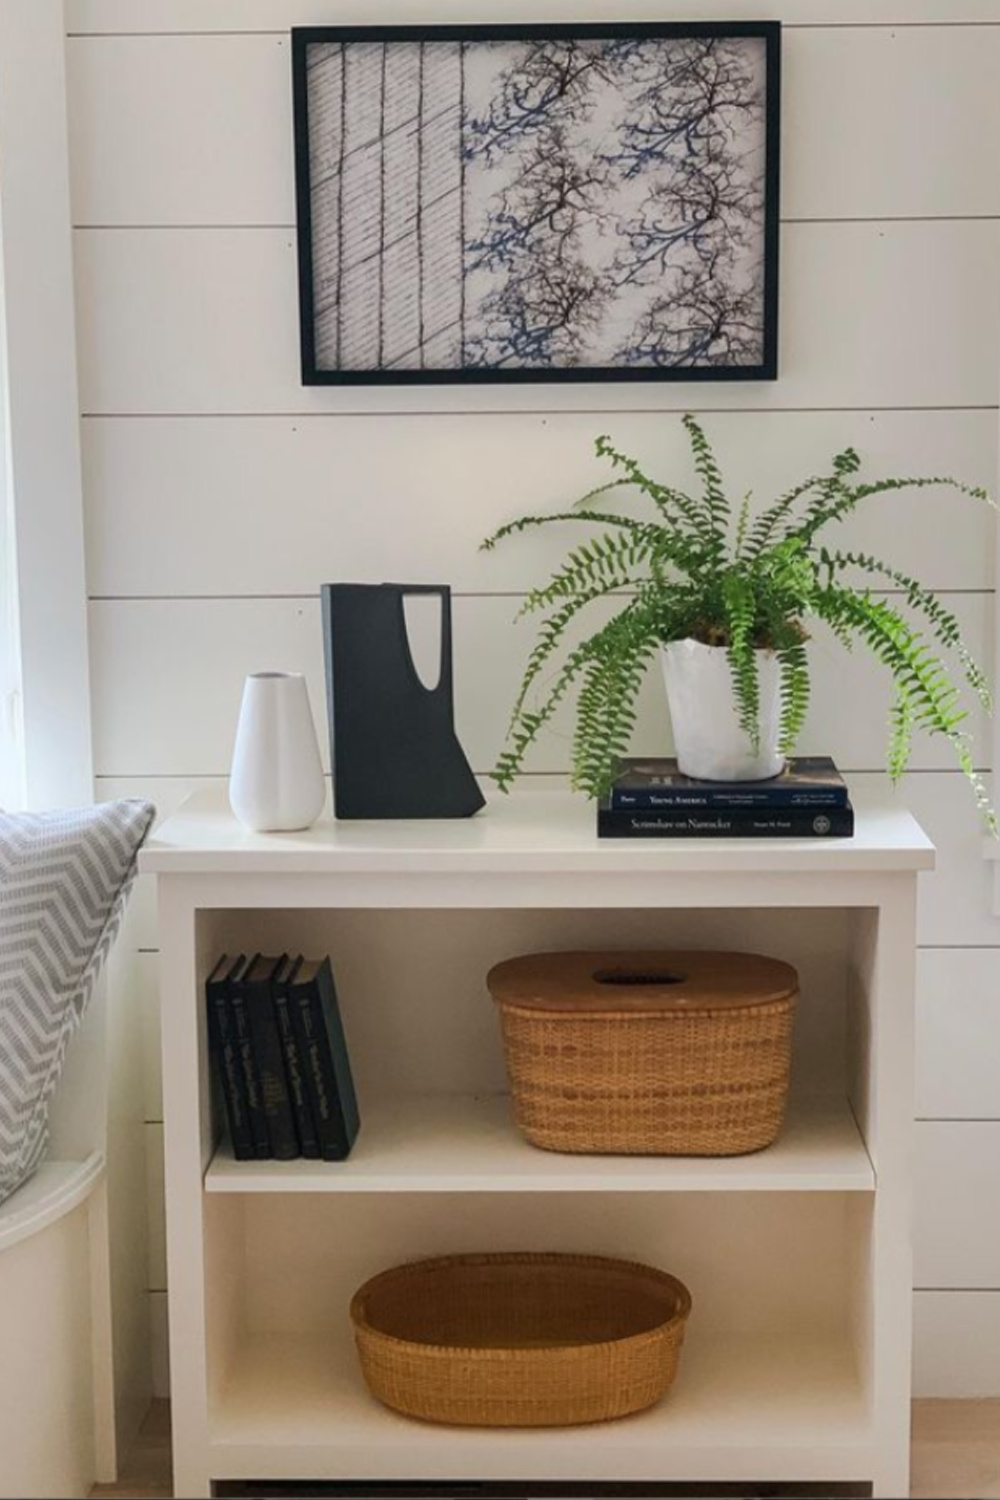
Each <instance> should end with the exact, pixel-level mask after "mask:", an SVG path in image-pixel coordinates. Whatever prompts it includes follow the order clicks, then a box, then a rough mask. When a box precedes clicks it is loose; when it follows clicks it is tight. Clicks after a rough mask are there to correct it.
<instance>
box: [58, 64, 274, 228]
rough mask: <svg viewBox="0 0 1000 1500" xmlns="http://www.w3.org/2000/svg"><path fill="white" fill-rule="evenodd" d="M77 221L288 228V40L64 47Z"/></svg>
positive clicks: (72, 184)
mask: <svg viewBox="0 0 1000 1500" xmlns="http://www.w3.org/2000/svg"><path fill="white" fill-rule="evenodd" d="M66 86H67V100H68V108H69V122H70V131H69V142H70V183H71V189H72V203H73V217H74V221H75V222H76V223H77V224H175V225H185V224H290V223H292V222H294V219H295V206H294V204H295V190H294V180H293V179H294V171H293V160H292V155H293V154H292V85H291V62H290V47H289V42H288V38H287V37H284V36H280V37H275V36H241V35H233V36H224V37H220V36H194V37H189V36H160V37H135V38H133V37H104V38H100V39H97V38H93V37H88V38H77V39H75V40H71V41H70V42H69V45H68V49H67V60H66Z"/></svg>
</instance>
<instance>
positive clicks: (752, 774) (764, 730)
mask: <svg viewBox="0 0 1000 1500" xmlns="http://www.w3.org/2000/svg"><path fill="white" fill-rule="evenodd" d="M683 420H684V426H685V427H686V429H687V433H688V437H689V439H690V443H691V448H692V453H693V458H694V466H695V470H696V472H697V475H698V478H699V483H700V493H697V494H695V495H688V494H685V493H683V492H682V491H681V490H678V489H675V488H674V487H673V486H671V485H665V484H660V483H657V482H656V481H654V480H652V479H650V478H649V477H648V476H647V475H646V474H645V473H644V472H643V470H642V469H641V468H640V467H639V465H638V463H637V462H636V461H635V460H634V459H632V458H629V457H628V456H627V455H626V454H624V453H620V452H619V451H618V450H617V449H616V448H615V447H614V446H613V445H612V443H611V442H610V440H609V439H608V438H606V437H600V438H598V440H597V444H596V448H597V453H598V456H599V457H601V458H604V459H606V460H608V461H609V462H610V463H611V465H612V467H613V470H614V471H615V472H614V476H613V477H612V478H611V479H610V480H609V481H608V482H607V483H605V484H603V485H601V486H600V487H599V488H598V489H596V490H592V491H591V492H590V493H589V494H587V495H585V496H584V497H583V499H582V500H580V501H579V502H578V503H577V505H576V506H575V507H574V508H572V509H570V510H568V511H559V512H556V513H554V514H550V515H531V516H522V517H521V518H520V519H518V520H515V521H510V522H508V523H507V524H506V525H505V526H502V527H501V528H500V529H499V531H497V532H496V533H495V534H494V535H493V536H491V537H489V538H488V539H487V540H486V541H485V542H484V543H483V546H484V548H486V549H487V550H489V549H491V548H493V547H495V546H496V545H497V544H498V543H499V542H500V541H502V540H503V538H505V537H508V536H511V535H512V534H514V533H517V532H522V531H527V530H529V529H531V528H533V527H537V526H548V525H552V524H554V523H559V522H567V521H570V522H580V523H582V524H584V525H586V526H587V527H588V528H589V529H592V528H593V527H595V526H596V527H598V528H600V530H599V531H598V533H597V534H596V535H593V536H591V537H590V538H588V539H587V540H585V541H583V542H582V543H581V544H580V545H579V546H577V547H575V548H574V549H573V550H572V551H570V552H569V554H568V555H567V557H566V560H565V562H564V564H563V565H562V566H561V567H560V568H559V569H558V570H557V571H556V572H555V573H554V574H553V575H552V577H551V578H550V579H549V581H548V583H546V584H545V585H544V586H543V587H541V588H536V589H533V590H532V591H531V593H530V594H529V595H528V596H527V598H526V600H525V603H524V606H523V609H522V613H539V612H541V613H544V616H545V617H544V619H543V621H542V623H541V626H540V629H539V634H538V639H537V641H536V643H535V646H534V649H533V650H532V652H531V655H530V656H529V658H528V663H527V666H526V669H525V673H524V678H523V681H522V683H521V688H520V692H519V693H518V697H517V701H516V702H515V704H514V708H513V712H512V715H511V722H510V730H509V734H508V740H507V744H506V746H505V748H504V750H503V752H502V754H501V755H500V758H499V760H498V763H497V766H496V769H495V771H494V773H493V774H494V778H495V780H496V781H497V782H498V784H499V786H500V787H501V788H502V789H503V790H504V791H507V790H509V788H510V786H511V783H512V782H513V780H514V778H515V777H516V776H517V774H518V773H519V771H520V769H521V766H522V763H523V760H524V757H525V754H526V752H527V750H528V748H529V747H530V745H531V744H532V743H533V741H534V740H535V739H536V738H537V736H538V735H539V733H540V732H541V731H542V729H543V728H544V727H545V725H546V724H547V723H548V722H549V720H550V719H551V718H552V716H553V714H554V713H555V711H556V709H557V708H558V706H559V704H560V703H561V702H562V701H563V699H565V698H566V696H567V695H568V694H569V693H570V691H571V690H573V689H576V690H577V718H576V730H575V735H574V742H573V782H574V785H575V786H576V787H577V788H579V789H581V790H583V791H585V792H587V793H588V794H589V795H590V796H592V797H597V796H600V795H602V794H603V793H604V792H605V791H606V790H607V789H608V787H609V786H610V783H611V780H612V778H613V775H614V765H615V761H616V759H617V758H618V757H619V756H620V755H623V754H624V753H625V752H626V751H627V749H628V744H629V739H630V736H631V733H632V730H633V728H634V725H635V717H636V701H637V698H638V694H639V689H640V686H641V684H642V681H643V678H644V676H645V674H646V671H647V670H648V668H649V667H650V666H651V665H652V663H653V662H654V661H655V660H656V658H658V657H659V658H660V660H661V661H662V665H663V672H664V677H665V682H666V689H667V696H668V701H669V707H670V714H671V719H672V722H673V728H674V737H675V741H676V745H677V752H678V759H679V762H680V767H681V769H682V770H683V771H684V772H685V773H686V774H688V775H691V776H697V777H701V778H705V779H710V780H712V779H715V780H720V779H726V780H736V779H748V780H753V779H762V778H765V777H770V776H774V775H777V774H778V772H779V771H780V770H781V768H782V766H783V764H784V761H785V758H786V757H787V756H788V755H789V754H790V753H791V752H792V750H793V749H794V747H795V744H796V742H797V740H798V738H799V735H800V733H801V730H802V727H803V724H804V721H805V717H806V712H807V709H808V704H809V654H808V641H809V622H810V620H821V621H824V622H825V623H826V624H827V625H828V626H829V627H830V628H831V629H832V631H833V632H834V634H835V635H836V637H837V638H838V639H839V640H840V641H841V642H842V644H843V645H844V646H846V647H848V648H849V647H851V646H852V645H854V644H855V643H857V644H859V645H861V646H864V647H866V648H867V649H868V650H869V651H871V652H872V653H873V654H874V656H875V657H876V658H877V659H878V661H879V662H881V663H882V665H883V666H884V667H885V668H886V670H887V671H888V673H889V676H890V679H891V682H892V689H893V703H892V709H891V713H890V729H889V743H888V768H889V774H890V776H891V777H892V779H893V780H894V781H895V780H898V778H899V777H900V776H901V775H902V774H903V772H904V771H905V769H906V766H907V763H908V760H909V756H910V751H911V746H912V742H913V736H914V733H915V732H916V731H918V730H920V731H923V732H926V733H929V734H937V735H941V736H943V737H944V738H945V739H946V740H947V741H948V743H949V745H950V746H951V748H952V750H953V752H954V755H955V758H956V760H957V763H958V765H959V766H960V767H961V769H962V770H963V771H964V773H965V775H966V776H967V778H968V780H969V782H970V783H971V785H972V788H973V791H974V793H975V796H976V800H977V803H978V804H979V806H980V808H981V809H982V811H983V813H984V816H985V817H986V818H987V819H988V820H989V821H990V822H991V823H992V812H991V811H990V805H989V799H988V796H987V793H986V791H985V788H984V787H983V786H982V784H981V782H980V780H979V778H978V777H977V775H976V772H975V769H974V762H973V758H972V753H971V747H970V743H969V739H968V736H967V735H966V733H965V732H964V729H963V720H964V719H965V716H966V715H965V710H964V708H963V706H962V702H961V696H962V695H961V691H960V687H959V685H958V683H957V682H956V680H955V676H954V675H953V674H952V673H951V672H949V670H948V669H947V668H946V666H945V665H944V664H943V663H942V661H941V660H940V658H939V656H938V655H936V654H935V647H937V648H941V649H943V650H944V651H945V652H947V653H949V654H951V655H952V656H954V657H955V658H956V660H957V664H958V668H959V673H960V675H961V677H963V678H964V682H965V685H966V686H967V687H968V688H969V689H971V691H972V692H973V693H974V694H975V695H976V696H977V697H978V698H979V700H980V701H981V702H982V703H983V704H984V705H985V706H986V707H987V708H989V706H990V694H989V688H988V684H987V682H986V678H985V676H984V674H983V672H982V671H981V670H980V668H979V667H978V666H977V665H976V663H975V662H974V661H973V659H972V656H971V655H970V653H969V651H968V648H967V647H966V645H965V642H964V641H963V639H962V634H961V631H960V628H959V625H958V622H957V620H956V619H955V617H954V615H952V614H951V613H950V612H949V611H948V610H947V609H946V608H945V607H944V605H943V604H942V603H941V602H940V600H939V599H938V598H937V597H936V596H935V595H934V594H933V593H932V592H931V591H930V590H928V589H926V588H925V587H924V586H923V585H922V584H920V583H918V582H917V580H916V579H913V578H910V577H908V576H907V575H906V574H904V573H902V572H900V571H899V570H898V569H896V568H894V567H892V566H891V565H890V564H888V563H885V562H882V561H880V560H879V559H878V558H875V557H871V556H869V555H867V554H866V553H862V552H856V551H852V550H851V549H850V548H843V547H837V546H835V545H833V544H830V545H826V543H825V537H826V536H827V535H828V533H829V530H830V528H833V527H836V526H837V525H838V524H839V523H840V522H842V521H844V520H845V519H846V518H847V517H848V516H849V515H850V514H851V513H852V512H853V511H854V510H856V509H857V507H858V506H859V505H860V504H862V503H863V502H864V501H866V500H869V499H871V498H872V497H874V496H876V495H882V494H885V493H887V492H890V491H894V490H902V489H906V488H913V487H923V486H926V485H949V486H951V487H952V488H953V489H956V490H958V491H960V492H961V493H962V494H964V495H968V496H971V497H973V498H975V499H977V500H981V501H986V502H987V503H992V502H990V501H989V497H988V496H987V495H986V492H985V491H984V490H982V489H979V488H974V487H971V486H968V485H963V484H959V483H958V482H957V481H955V480H953V479H939V478H934V479H929V478H928V479H880V480H875V481H873V482H863V481H861V480H859V479H858V477H857V474H858V469H859V467H860V460H859V458H858V455H857V453H856V452H855V451H854V449H853V448H847V449H845V450H844V452H843V453H839V454H838V455H837V456H836V457H835V458H834V459H833V460H832V462H831V465H830V470H829V472H828V473H826V474H821V475H818V476H815V477H812V478H809V479H806V480H804V481H803V482H802V483H801V484H798V485H796V486H795V487H794V488H793V489H791V490H789V491H788V493H787V494H785V495H782V496H781V497H780V498H779V499H777V500H776V501H775V502H774V503H773V504H772V505H770V506H769V507H768V508H767V509H765V510H763V511H762V512H760V513H759V514H756V515H754V514H752V513H751V509H750V498H749V496H748V497H747V498H746V499H745V500H744V501H743V502H742V504H741V505H740V506H739V508H738V509H737V510H736V511H735V513H734V511H733V509H732V507H731V506H730V503H729V500H728V498H727V495H726V491H725V489H724V487H723V483H722V477H721V475H720V472H719V468H718V465H717V463H716V461H715V458H714V455H713V453H712V450H711V447H710V446H709V443H708V440H707V439H706V437H705V434H704V432H703V431H702V429H701V427H700V426H699V424H698V422H696V421H695V419H694V418H693V417H691V416H686V417H685V418H684V419H683ZM620 491H627V492H630V493H631V495H632V496H633V497H635V496H638V497H640V498H642V499H643V500H644V501H645V502H646V503H647V505H648V507H649V511H650V513H649V514H648V516H646V517H642V518H640V517H637V516H635V515H631V514H628V513H624V512H622V511H620V510H619V509H617V508H616V507H615V506H613V505H611V504H609V503H608V502H609V499H610V497H611V496H612V494H617V493H618V492H620ZM598 502H600V503H598ZM858 580H860V582H859V581H858ZM876 587H880V588H881V589H882V590H892V591H893V597H892V598H888V597H880V596H879V595H878V594H877V593H875V592H874V591H873V590H874V589H875V588H876ZM608 595H622V596H624V597H622V600H621V607H620V608H619V609H618V610H617V612H616V613H615V614H614V615H613V616H612V617H611V619H610V620H607V621H606V622H605V623H603V624H600V625H599V626H598V628H597V629H595V630H593V631H592V633H591V634H589V635H585V636H584V638H583V639H582V640H577V641H575V643H572V644H571V637H570V634H569V633H570V631H571V628H572V627H574V626H575V625H576V623H577V617H578V616H579V615H580V614H581V613H582V612H583V611H585V610H587V609H588V606H593V605H594V604H595V603H596V602H597V601H598V600H601V599H604V598H605V597H606V596H608ZM616 602H617V601H616ZM553 669H554V670H553Z"/></svg>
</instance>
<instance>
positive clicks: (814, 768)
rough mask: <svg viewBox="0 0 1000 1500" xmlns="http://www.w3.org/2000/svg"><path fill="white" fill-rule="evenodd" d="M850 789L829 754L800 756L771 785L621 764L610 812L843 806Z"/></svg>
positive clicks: (660, 764) (669, 765)
mask: <svg viewBox="0 0 1000 1500" xmlns="http://www.w3.org/2000/svg"><path fill="white" fill-rule="evenodd" d="M848 800H849V799H848V795H847V786H846V784H845V782H844V778H843V777H842V776H841V774H840V772H839V771H838V770H837V767H836V766H835V765H834V763H833V761H832V760H831V759H830V757H829V756H828V755H800V756H798V757H796V758H795V759H793V760H790V761H789V762H788V764H787V766H786V767H785V769H784V770H783V771H782V772H781V774H780V775H779V776H772V777H770V778H769V779H768V780H767V781H698V780H696V779H695V778H694V777H693V776H685V775H683V773H682V772H681V771H680V770H679V769H678V766H677V761H676V760H675V759H673V758H672V757H670V758H664V759H662V760H620V761H619V762H618V766H617V770H616V774H615V780H614V783H613V785H612V788H611V792H610V794H609V796H608V798H607V799H606V801H605V803H604V804H602V805H604V806H606V808H607V810H608V811H615V812H629V811H631V810H632V809H639V808H641V809H647V808H648V809H652V808H662V809H664V810H667V811H669V810H670V809H673V808H720V809H727V810H728V809H735V808H751V809H758V810H762V809H766V810H769V811H773V810H776V809H779V808H782V809H783V808H805V809H812V808H817V809H819V808H824V809H825V808H839V807H847V805H848Z"/></svg>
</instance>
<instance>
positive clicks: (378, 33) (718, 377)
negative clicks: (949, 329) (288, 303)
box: [291, 21, 781, 386]
mask: <svg viewBox="0 0 1000 1500" xmlns="http://www.w3.org/2000/svg"><path fill="white" fill-rule="evenodd" d="M702 37H723V38H726V37H732V38H756V39H759V40H762V41H763V43H764V48H765V68H766V78H765V90H764V141H765V164H764V172H763V174H762V177H763V192H764V212H763V234H762V243H763V255H762V262H763V263H762V281H763V320H762V337H761V345H762V357H761V359H760V361H759V362H758V363H754V364H733V365H656V366H638V367H637V366H636V365H611V366H600V367H598V366H594V365H590V366H581V365H577V366H574V365H567V366H562V367H559V366H551V365H550V366H532V367H530V368H524V367H511V368H502V367H497V366H495V365H493V366H487V367H482V366H469V365H465V366H458V367H455V368H426V369H424V368H421V369H384V368H366V369H346V368H342V369H334V368H328V367H324V366H321V365H320V364H319V363H318V360H317V350H316V336H315V329H316V300H315V271H314V265H313V186H312V182H311V171H310V150H309V91H308V78H307V60H308V54H309V49H310V47H311V46H313V45H314V44H316V43H335V44H345V45H346V44H349V43H354V42H361V43H366V42H367V43H371V42H375V43H393V42H410V43H413V42H428V41H430V42H434V41H439V42H458V43H475V42H494V41H545V40H558V39H573V40H618V39H627V38H637V39H652V40H656V39H671V38H673V39H677V38H702ZM291 39H292V47H291V53H292V83H293V105H294V136H295V187H296V206H297V231H296V232H297V250H298V279H299V325H300V352H301V373H302V383H303V385H307V386H324V385H329V386H338V385H340V386H386V385H408V386H420V385H466V384H468V385H472V384H476V385H485V384H489V385H493V384H497V385H506V384H549V383H577V384H580V383H589V384H594V383H602V382H623V381H641V382H648V381H662V382H669V383H676V382H689V381H690V382H703V381H734V380H735V381H771V380H776V379H777V377H778V248H779V246H778V241H779V222H780V221H779V193H780V152H781V129H780V110H781V105H780V99H781V23H780V22H779V21H731V22H723V21H692V22H667V21H662V22H648V23H647V22H607V23H602V22H590V23H580V24H572V23H560V24H555V23H553V24H537V23H533V24H528V25H496V26H492V25H482V26H480V25H473V26H464V25H463V26H455V25H448V26H305V27H294V28H292V32H291Z"/></svg>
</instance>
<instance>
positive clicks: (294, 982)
mask: <svg viewBox="0 0 1000 1500" xmlns="http://www.w3.org/2000/svg"><path fill="white" fill-rule="evenodd" d="M205 994H206V1003H207V1006H208V1039H209V1052H210V1055H211V1057H212V1060H213V1063H214V1067H215V1071H216V1075H217V1077H218V1080H219V1087H220V1091H221V1094H222V1099H223V1104H224V1106H225V1112H226V1119H227V1121H228V1123H229V1136H230V1140H231V1142H232V1147H233V1155H234V1156H235V1157H236V1160H237V1161H252V1160H257V1161H291V1160H293V1159H294V1158H295V1157H299V1156H306V1157H312V1158H314V1159H316V1160H322V1161H343V1160H344V1158H345V1157H346V1156H348V1155H349V1153H350V1150H351V1147H352V1146H353V1144H354V1141H355V1139H356V1137H357V1134H358V1127H359V1124H360V1121H359V1117H358V1103H357V1098H356V1096H355V1092H354V1081H353V1079H352V1077H351V1064H350V1059H349V1057H348V1055H347V1041H346V1038H345V1036H344V1027H343V1023H342V1021H341V1018H340V1008H339V1006H338V1004H337V992H336V989H335V987H334V982H333V970H332V969H331V967H330V960H329V959H328V958H322V959H308V958H302V957H301V956H299V957H297V958H290V957H289V955H288V954H287V953H283V954H282V955H281V956H280V958H268V957H266V956H265V955H264V954H261V953H258V954H256V955H255V956H254V957H253V958H251V959H250V960H249V961H248V960H247V958H246V956H245V955H244V954H242V953H241V954H240V955H239V956H238V957H236V958H233V957H230V956H229V955H227V954H224V955H223V956H222V958H220V959H219V962H218V963H217V964H216V965H215V968H214V969H213V970H212V972H211V974H210V975H209V978H208V981H207V983H206V986H205Z"/></svg>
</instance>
